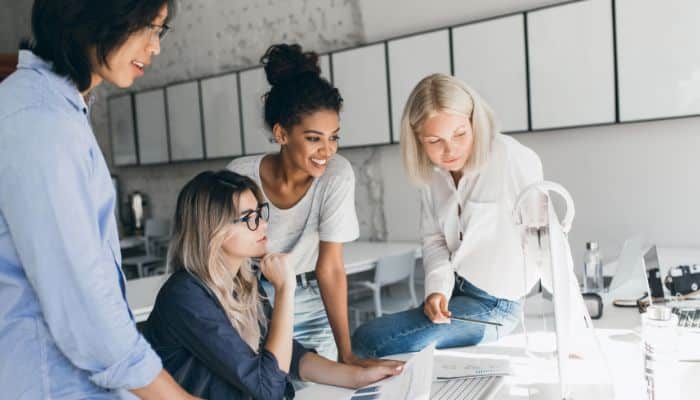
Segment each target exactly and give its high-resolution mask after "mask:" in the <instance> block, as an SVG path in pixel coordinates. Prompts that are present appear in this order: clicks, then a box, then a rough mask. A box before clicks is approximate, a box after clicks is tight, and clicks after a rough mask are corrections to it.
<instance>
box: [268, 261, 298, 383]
mask: <svg viewBox="0 0 700 400" xmlns="http://www.w3.org/2000/svg"><path fill="white" fill-rule="evenodd" d="M260 269H261V271H262V273H263V275H265V278H267V280H268V281H269V282H270V283H271V284H272V286H273V287H274V288H275V306H274V308H273V309H272V318H271V319H270V327H269V331H268V334H267V339H266V340H265V349H267V350H268V351H269V352H271V353H272V354H274V355H275V357H276V358H277V362H278V363H279V367H280V369H281V370H282V371H284V372H286V373H289V364H290V362H291V360H292V336H293V331H294V289H295V285H294V283H295V280H294V274H293V272H292V269H291V268H287V256H286V255H283V254H267V255H265V257H263V259H262V260H261V262H260Z"/></svg>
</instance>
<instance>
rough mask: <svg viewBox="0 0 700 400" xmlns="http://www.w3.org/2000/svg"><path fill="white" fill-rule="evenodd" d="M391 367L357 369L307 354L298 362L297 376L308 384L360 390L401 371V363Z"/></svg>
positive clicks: (354, 366) (353, 366) (377, 366)
mask: <svg viewBox="0 0 700 400" xmlns="http://www.w3.org/2000/svg"><path fill="white" fill-rule="evenodd" d="M392 363H393V364H391V365H375V366H371V367H359V366H356V365H348V364H340V363H337V362H333V361H331V360H329V359H327V358H324V357H321V356H319V355H318V354H315V353H311V352H308V353H306V354H304V356H303V357H302V358H301V361H300V362H299V376H300V378H301V379H303V380H305V381H309V382H316V383H322V384H324V385H334V386H342V387H347V388H353V389H356V388H361V387H363V386H367V385H369V384H370V383H374V382H376V381H379V380H381V379H384V378H387V377H389V376H393V375H398V374H400V373H401V371H403V363H402V362H399V361H392Z"/></svg>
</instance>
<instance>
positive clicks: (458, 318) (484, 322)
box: [450, 317, 503, 326]
mask: <svg viewBox="0 0 700 400" xmlns="http://www.w3.org/2000/svg"><path fill="white" fill-rule="evenodd" d="M450 318H452V319H456V320H457V321H463V322H474V323H477V324H486V325H495V326H503V324H502V323H500V322H492V321H483V320H480V319H471V318H462V317H450Z"/></svg>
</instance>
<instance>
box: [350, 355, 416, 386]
mask: <svg viewBox="0 0 700 400" xmlns="http://www.w3.org/2000/svg"><path fill="white" fill-rule="evenodd" d="M386 361H392V360H386ZM392 362H394V363H397V365H395V366H392V367H389V366H387V365H375V366H371V367H356V368H357V372H356V373H354V374H353V375H354V378H355V381H354V382H353V385H352V387H353V389H357V388H361V387H364V386H367V385H369V384H371V383H374V382H377V381H380V380H382V379H385V378H388V377H390V376H394V375H399V374H400V373H401V372H403V364H404V363H403V362H401V361H392Z"/></svg>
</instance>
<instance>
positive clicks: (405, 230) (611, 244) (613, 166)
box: [360, 0, 700, 266]
mask: <svg viewBox="0 0 700 400" xmlns="http://www.w3.org/2000/svg"><path fill="white" fill-rule="evenodd" d="M399 3H400V4H401V5H402V6H401V9H402V12H401V13H396V12H394V10H396V9H398V7H399ZM443 3H444V5H443ZM464 3H465V2H462V1H445V2H441V3H440V7H435V6H432V7H430V9H425V6H424V4H425V3H424V2H421V1H417V0H411V1H399V0H396V1H393V0H392V1H383V2H373V1H369V0H367V1H365V0H360V5H361V8H362V19H363V24H364V28H365V36H366V37H367V39H368V40H374V39H380V38H386V37H393V36H398V35H403V34H407V33H410V32H413V31H418V30H423V29H429V28H435V27H439V26H444V25H447V24H451V23H455V22H457V21H468V20H473V19H476V18H474V14H473V12H475V11H474V10H477V11H478V14H479V16H478V17H479V18H481V17H485V16H490V15H498V14H503V13H507V12H513V11H521V10H524V9H529V8H532V7H536V6H540V5H542V3H546V2H543V1H534V0H533V1H525V0H523V1H474V2H469V5H470V6H464ZM472 3H473V4H472ZM549 3H552V2H549ZM431 5H432V4H431ZM472 6H473V7H472ZM438 8H439V9H438ZM404 10H405V12H404ZM649 95H650V98H649V101H654V99H653V94H652V93H650V94H649ZM571 101H575V98H574V97H572V100H571ZM496 113H497V114H498V110H496ZM515 137H516V139H518V140H519V141H521V142H522V143H523V144H525V145H527V146H529V147H531V148H532V149H533V150H535V151H536V152H537V154H539V155H540V157H541V158H542V162H543V164H544V170H545V178H546V179H549V180H553V181H556V182H559V183H561V184H563V185H564V186H565V187H566V188H567V189H568V190H569V191H570V192H571V194H572V195H573V197H574V201H575V203H576V211H577V213H576V218H575V220H574V226H573V229H572V232H571V235H570V242H571V246H572V249H573V253H574V254H573V255H574V259H575V262H576V264H577V266H578V265H580V264H581V263H580V262H579V260H581V259H582V254H583V249H584V245H585V242H586V241H589V240H597V241H599V242H600V243H601V248H602V251H603V255H604V257H606V256H607V257H611V256H616V255H617V252H619V249H620V248H621V246H622V243H623V241H624V239H625V238H626V237H628V236H630V235H632V234H633V233H636V232H639V233H642V234H644V235H646V236H647V238H648V239H649V240H651V241H652V242H656V243H658V244H660V245H669V246H671V245H672V246H693V245H694V246H700V201H699V199H700V179H699V178H700V174H699V173H698V172H699V171H700V118H688V119H678V120H667V121H657V122H647V123H637V124H625V125H613V126H604V127H591V128H579V129H567V130H556V131H550V132H542V133H526V134H519V135H516V136H515ZM382 166H383V181H384V183H385V187H384V190H385V193H384V199H385V202H384V209H385V215H386V221H387V237H388V238H390V239H410V238H413V237H417V236H418V231H417V229H418V225H417V217H416V216H414V214H416V213H417V212H419V206H418V205H417V204H418V203H417V196H416V195H415V190H414V189H412V188H411V187H410V186H409V185H408V183H407V182H406V179H405V177H404V175H403V172H402V171H401V168H400V157H399V152H398V146H389V147H385V148H383V160H382Z"/></svg>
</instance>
